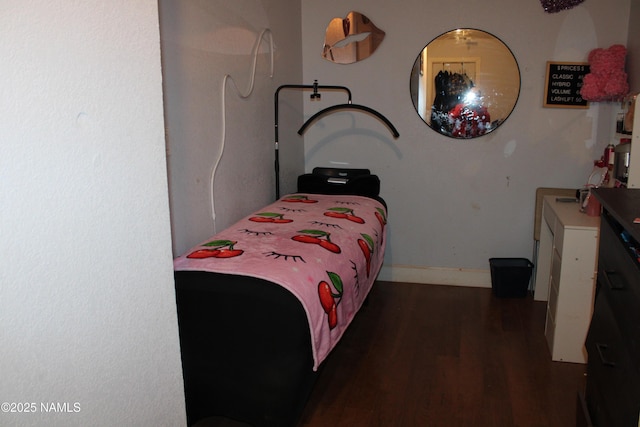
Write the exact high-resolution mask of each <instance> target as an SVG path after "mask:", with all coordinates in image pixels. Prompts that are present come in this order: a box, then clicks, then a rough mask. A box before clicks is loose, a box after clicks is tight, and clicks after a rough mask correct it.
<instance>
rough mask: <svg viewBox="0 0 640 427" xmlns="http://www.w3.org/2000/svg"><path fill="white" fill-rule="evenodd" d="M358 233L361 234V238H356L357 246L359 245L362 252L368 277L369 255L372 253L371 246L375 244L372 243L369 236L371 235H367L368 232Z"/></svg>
mask: <svg viewBox="0 0 640 427" xmlns="http://www.w3.org/2000/svg"><path fill="white" fill-rule="evenodd" d="M360 235H361V236H362V239H358V246H360V249H361V250H362V253H363V254H364V260H365V262H366V264H365V265H366V268H367V277H369V274H370V273H371V256H372V255H373V248H374V247H375V244H374V243H373V239H372V238H371V236H369V235H368V234H360Z"/></svg>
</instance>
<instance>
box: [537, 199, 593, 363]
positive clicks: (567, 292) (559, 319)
mask: <svg viewBox="0 0 640 427" xmlns="http://www.w3.org/2000/svg"><path fill="white" fill-rule="evenodd" d="M557 199H558V196H545V197H544V202H543V206H542V225H541V229H540V249H539V252H538V259H537V264H538V265H537V266H536V278H535V280H536V281H535V283H536V288H535V294H534V299H536V300H538V301H547V320H546V325H545V336H546V337H547V342H548V344H549V349H550V350H551V358H552V359H553V360H556V361H563V362H574V363H586V362H587V351H586V349H585V346H584V343H585V338H586V336H587V331H588V329H589V322H590V321H591V314H592V312H593V300H594V295H595V284H596V274H597V269H598V238H599V228H600V217H591V216H587V215H586V214H584V213H582V212H580V209H579V204H578V203H575V202H568V203H567V202H560V201H558V200H557Z"/></svg>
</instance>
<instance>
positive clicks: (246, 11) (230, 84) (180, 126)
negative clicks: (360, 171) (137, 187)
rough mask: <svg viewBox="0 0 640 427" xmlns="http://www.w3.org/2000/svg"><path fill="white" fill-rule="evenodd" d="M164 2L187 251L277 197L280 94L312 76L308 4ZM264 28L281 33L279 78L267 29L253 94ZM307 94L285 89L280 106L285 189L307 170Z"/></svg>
mask: <svg viewBox="0 0 640 427" xmlns="http://www.w3.org/2000/svg"><path fill="white" fill-rule="evenodd" d="M159 4H160V19H161V36H162V57H163V75H164V94H165V117H166V132H167V152H168V166H169V186H170V201H171V218H172V231H173V248H174V255H176V256H177V255H180V254H182V253H183V252H185V251H186V250H187V249H189V248H190V247H192V246H194V245H196V244H197V243H199V242H201V241H202V240H204V239H206V238H207V237H209V236H211V235H212V234H213V233H214V232H215V231H220V230H223V229H224V228H226V227H227V226H229V225H231V224H232V223H233V222H235V221H236V220H238V219H239V218H240V217H242V216H244V215H246V214H248V213H249V212H250V211H252V210H254V209H258V208H260V207H261V206H264V205H266V204H267V203H269V202H272V201H273V200H274V199H275V191H274V186H275V178H274V175H275V173H274V92H275V90H276V88H277V87H279V86H280V85H282V84H299V83H301V82H302V59H301V28H300V2H299V1H297V0H280V1H278V2H269V1H260V0H239V1H233V2H229V1H224V0H213V1H211V0H196V1H189V2H179V1H171V0H161V1H160V2H159ZM264 29H269V30H270V31H271V35H272V36H273V43H274V49H273V52H274V70H273V76H272V77H270V72H271V70H270V51H271V49H270V44H269V36H268V34H265V35H264V36H263V38H262V41H261V42H260V45H259V49H258V55H257V61H256V68H255V81H254V86H253V90H252V91H250V90H249V88H250V87H251V86H250V82H251V78H252V76H253V73H252V65H253V59H254V55H253V49H254V46H255V45H256V42H257V40H258V37H259V35H260V34H261V33H262V31H263V30H264ZM226 75H228V76H230V78H228V79H227V81H226V85H225V88H224V89H223V81H224V79H225V76H226ZM245 96H246V98H245ZM223 97H224V98H223ZM223 99H224V102H223ZM301 99H302V96H301V94H300V93H296V92H295V91H294V92H293V93H283V94H282V99H281V103H280V124H281V126H280V132H279V133H280V142H281V144H280V157H281V163H282V166H281V170H282V172H281V185H282V191H283V194H284V193H285V192H291V191H294V190H295V178H296V177H297V175H299V174H301V173H303V172H304V158H303V147H304V145H303V140H302V138H301V137H299V136H298V134H297V133H296V132H295V131H296V130H297V129H298V127H299V126H300V125H301V124H302V123H301V118H302V104H301ZM220 156H222V157H220ZM216 165H217V166H216ZM214 169H215V175H214V176H213V177H212V175H213V172H214ZM214 213H215V218H214Z"/></svg>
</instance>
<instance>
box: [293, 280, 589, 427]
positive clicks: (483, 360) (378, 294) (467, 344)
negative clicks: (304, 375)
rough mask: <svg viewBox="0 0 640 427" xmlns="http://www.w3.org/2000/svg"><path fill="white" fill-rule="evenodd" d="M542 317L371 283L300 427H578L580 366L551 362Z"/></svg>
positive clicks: (451, 293)
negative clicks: (371, 287)
mask: <svg viewBox="0 0 640 427" xmlns="http://www.w3.org/2000/svg"><path fill="white" fill-rule="evenodd" d="M545 309H546V307H545V303H544V302H534V301H533V298H531V297H529V298H525V299H520V298H514V299H498V298H496V297H494V296H493V295H492V293H491V290H490V289H484V288H465V287H451V286H432V285H417V284H399V283H388V282H377V283H376V285H375V286H374V289H373V290H372V293H371V295H370V299H369V303H368V305H367V306H366V307H364V308H363V310H362V311H361V312H360V313H359V314H358V316H357V317H356V319H355V320H354V323H353V324H352V326H351V328H350V329H349V330H348V331H347V333H346V334H345V336H344V338H343V340H342V342H341V343H340V344H339V345H338V347H337V348H336V349H335V350H334V352H333V353H332V354H331V355H330V357H329V358H328V359H327V360H326V363H325V364H324V367H323V369H322V372H321V375H320V377H319V378H318V382H317V384H316V386H315V388H314V391H313V393H312V396H311V398H310V400H309V402H308V404H307V406H306V408H305V411H304V413H303V415H302V418H301V421H300V424H299V425H300V426H301V427H325V426H411V427H414V426H443V427H445V426H446V427H455V426H465V427H469V426H477V427H492V426H496V427H498V426H500V427H502V426H517V427H529V426H531V427H533V426H536V427H538V426H540V427H555V426H557V427H567V426H575V413H576V395H577V392H578V390H583V389H584V382H585V376H584V373H585V365H581V364H573V363H561V362H552V361H551V356H550V353H549V350H548V348H547V343H546V341H545V338H544V319H545Z"/></svg>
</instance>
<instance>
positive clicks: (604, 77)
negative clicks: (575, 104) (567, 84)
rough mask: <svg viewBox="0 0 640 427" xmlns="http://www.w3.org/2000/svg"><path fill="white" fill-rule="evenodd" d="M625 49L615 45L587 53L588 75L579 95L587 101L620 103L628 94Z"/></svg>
mask: <svg viewBox="0 0 640 427" xmlns="http://www.w3.org/2000/svg"><path fill="white" fill-rule="evenodd" d="M626 54H627V48H625V47H624V46H623V45H620V44H616V45H613V46H611V47H610V48H609V49H601V48H598V49H594V50H592V51H591V52H590V53H589V66H590V69H589V74H587V75H586V76H584V80H583V82H582V88H581V89H580V94H581V95H582V97H583V98H584V99H586V100H587V101H594V102H598V101H620V100H622V98H624V97H625V95H627V93H628V92H629V83H627V73H626V72H625V71H624V62H625V56H626Z"/></svg>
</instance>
